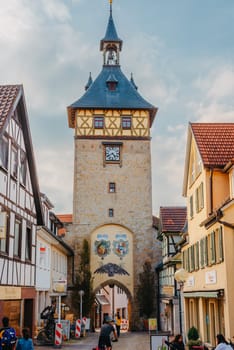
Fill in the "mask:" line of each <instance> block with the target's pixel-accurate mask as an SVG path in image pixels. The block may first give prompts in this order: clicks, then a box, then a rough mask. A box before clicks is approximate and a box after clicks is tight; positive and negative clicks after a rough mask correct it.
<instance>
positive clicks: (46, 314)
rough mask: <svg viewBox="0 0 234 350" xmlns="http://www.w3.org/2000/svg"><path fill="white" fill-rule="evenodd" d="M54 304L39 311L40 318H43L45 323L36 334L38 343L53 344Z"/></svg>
mask: <svg viewBox="0 0 234 350" xmlns="http://www.w3.org/2000/svg"><path fill="white" fill-rule="evenodd" d="M54 313H55V305H54V304H52V305H51V306H47V307H46V308H45V309H44V310H43V311H42V312H41V319H43V320H45V322H46V324H45V326H44V328H42V329H41V330H40V331H39V333H38V335H37V342H38V343H39V344H40V345H52V344H54V337H55V319H54Z"/></svg>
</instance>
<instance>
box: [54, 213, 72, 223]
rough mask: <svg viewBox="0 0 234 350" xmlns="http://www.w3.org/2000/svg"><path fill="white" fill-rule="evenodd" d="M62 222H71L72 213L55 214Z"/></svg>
mask: <svg viewBox="0 0 234 350" xmlns="http://www.w3.org/2000/svg"><path fill="white" fill-rule="evenodd" d="M56 216H57V217H58V218H59V220H60V221H61V222H62V223H63V224H72V214H56Z"/></svg>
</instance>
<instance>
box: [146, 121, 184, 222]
mask: <svg viewBox="0 0 234 350" xmlns="http://www.w3.org/2000/svg"><path fill="white" fill-rule="evenodd" d="M168 130H169V133H168V134H167V136H166V137H165V135H158V136H156V137H155V138H154V139H153V140H152V144H151V148H152V187H153V208H154V214H155V215H158V212H157V211H158V208H159V207H160V206H162V205H167V206H171V205H172V206H173V205H182V206H183V205H185V199H184V198H183V197H182V185H183V175H184V162H185V148H186V137H187V135H186V131H187V125H177V126H176V127H175V128H174V127H172V126H168ZM171 130H174V133H172V132H171Z"/></svg>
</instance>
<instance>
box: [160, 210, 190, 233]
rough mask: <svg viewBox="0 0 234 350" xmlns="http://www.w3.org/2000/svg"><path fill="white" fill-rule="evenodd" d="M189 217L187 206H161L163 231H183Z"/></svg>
mask: <svg viewBox="0 0 234 350" xmlns="http://www.w3.org/2000/svg"><path fill="white" fill-rule="evenodd" d="M186 218H187V208H186V207H160V222H161V231H162V232H181V231H182V229H183V227H184V225H185V223H186Z"/></svg>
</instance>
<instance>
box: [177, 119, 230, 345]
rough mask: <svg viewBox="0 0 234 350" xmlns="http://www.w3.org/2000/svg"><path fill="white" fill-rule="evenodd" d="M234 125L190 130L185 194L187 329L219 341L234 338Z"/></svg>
mask: <svg viewBox="0 0 234 350" xmlns="http://www.w3.org/2000/svg"><path fill="white" fill-rule="evenodd" d="M233 137H234V124H233V123H191V124H190V125H189V127H188V139H187V153H186V163H185V175H184V189H183V194H184V196H185V197H186V198H187V207H188V238H189V239H188V243H187V244H186V245H185V246H184V247H183V253H182V254H183V267H184V268H185V269H186V270H187V271H188V272H189V276H188V278H187V281H186V283H185V284H184V300H185V304H184V306H185V327H186V332H187V331H188V329H189V328H190V327H191V326H195V327H197V328H198V330H199V334H200V337H201V339H202V340H203V341H205V342H208V343H211V344H212V345H213V346H215V336H216V334H218V333H222V334H224V336H225V337H226V338H227V339H229V338H232V336H233V334H234V324H233V312H234V310H233V309H234V303H233V301H234V299H233V296H234V294H233V287H234V277H233V273H232V266H233V264H234V256H233V248H234V235H233V229H234V221H233V214H234V205H233V198H234V192H233V156H234V144H233Z"/></svg>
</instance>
